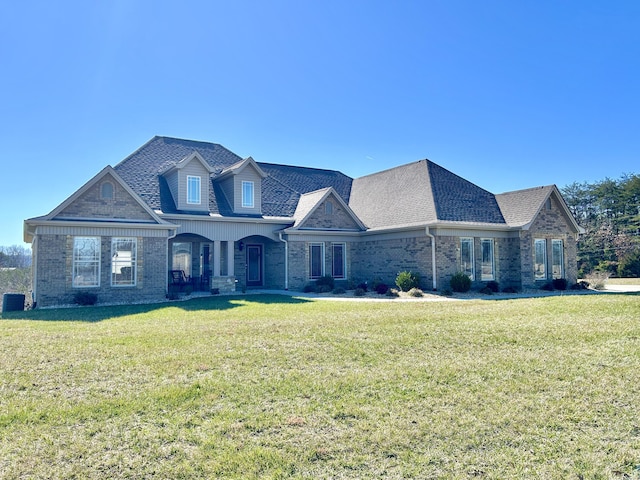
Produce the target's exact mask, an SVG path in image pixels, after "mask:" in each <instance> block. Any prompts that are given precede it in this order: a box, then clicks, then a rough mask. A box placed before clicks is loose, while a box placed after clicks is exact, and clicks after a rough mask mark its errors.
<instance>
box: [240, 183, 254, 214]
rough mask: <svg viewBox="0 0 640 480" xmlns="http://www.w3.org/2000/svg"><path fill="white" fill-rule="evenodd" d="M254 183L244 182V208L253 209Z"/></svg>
mask: <svg viewBox="0 0 640 480" xmlns="http://www.w3.org/2000/svg"><path fill="white" fill-rule="evenodd" d="M254 204H255V202H254V201H253V182H248V181H243V182H242V206H243V207H244V208H253V206H254Z"/></svg>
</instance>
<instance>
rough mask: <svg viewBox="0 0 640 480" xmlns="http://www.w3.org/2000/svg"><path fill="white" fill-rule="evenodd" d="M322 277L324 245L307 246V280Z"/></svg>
mask: <svg viewBox="0 0 640 480" xmlns="http://www.w3.org/2000/svg"><path fill="white" fill-rule="evenodd" d="M323 275H324V243H312V244H310V245H309V278H320V277H322V276H323Z"/></svg>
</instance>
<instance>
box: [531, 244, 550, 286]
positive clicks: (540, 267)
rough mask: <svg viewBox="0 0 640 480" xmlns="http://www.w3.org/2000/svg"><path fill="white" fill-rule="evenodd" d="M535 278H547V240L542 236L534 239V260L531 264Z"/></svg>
mask: <svg viewBox="0 0 640 480" xmlns="http://www.w3.org/2000/svg"><path fill="white" fill-rule="evenodd" d="M533 271H534V275H535V278H537V279H545V278H547V241H546V240H545V239H544V238H537V239H536V240H535V261H534V265H533Z"/></svg>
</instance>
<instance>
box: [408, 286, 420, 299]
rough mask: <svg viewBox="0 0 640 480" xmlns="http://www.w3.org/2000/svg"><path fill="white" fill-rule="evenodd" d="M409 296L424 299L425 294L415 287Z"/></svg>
mask: <svg viewBox="0 0 640 480" xmlns="http://www.w3.org/2000/svg"><path fill="white" fill-rule="evenodd" d="M409 295H411V296H412V297H423V296H424V292H423V291H422V290H420V289H419V288H416V287H414V288H412V289H411V290H409Z"/></svg>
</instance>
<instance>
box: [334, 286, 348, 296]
mask: <svg viewBox="0 0 640 480" xmlns="http://www.w3.org/2000/svg"><path fill="white" fill-rule="evenodd" d="M332 293H333V294H334V295H342V294H344V293H346V290H345V289H344V288H342V287H336V288H334V289H333V292H332Z"/></svg>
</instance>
